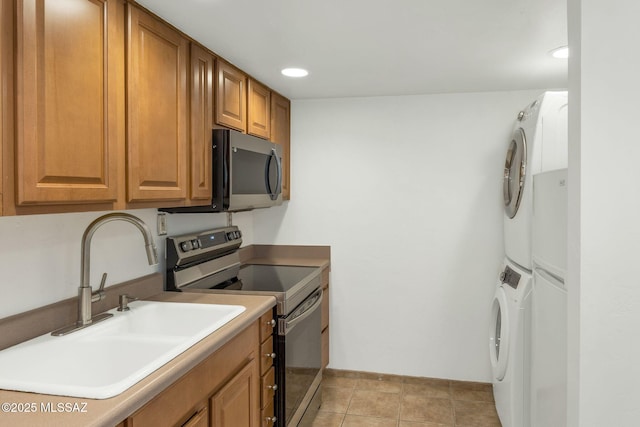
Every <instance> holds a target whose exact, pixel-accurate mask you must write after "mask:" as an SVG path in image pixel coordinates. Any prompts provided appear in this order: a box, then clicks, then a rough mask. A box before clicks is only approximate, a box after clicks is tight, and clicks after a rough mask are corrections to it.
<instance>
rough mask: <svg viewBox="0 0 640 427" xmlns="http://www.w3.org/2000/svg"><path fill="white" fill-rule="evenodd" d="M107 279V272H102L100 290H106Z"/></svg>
mask: <svg viewBox="0 0 640 427" xmlns="http://www.w3.org/2000/svg"><path fill="white" fill-rule="evenodd" d="M106 281H107V273H102V280H100V287H99V288H98V292H102V291H104V284H105V282H106Z"/></svg>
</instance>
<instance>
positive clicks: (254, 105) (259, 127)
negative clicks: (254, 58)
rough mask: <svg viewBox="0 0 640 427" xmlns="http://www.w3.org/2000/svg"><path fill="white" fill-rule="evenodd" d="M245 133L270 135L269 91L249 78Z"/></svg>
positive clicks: (259, 135) (261, 136) (261, 135)
mask: <svg viewBox="0 0 640 427" xmlns="http://www.w3.org/2000/svg"><path fill="white" fill-rule="evenodd" d="M247 104H248V106H247V133H249V134H251V135H255V136H258V137H260V138H264V139H269V138H270V137H271V91H270V90H269V89H267V88H266V87H265V86H263V85H261V84H260V83H258V82H257V81H255V80H253V79H251V78H249V79H248V87H247Z"/></svg>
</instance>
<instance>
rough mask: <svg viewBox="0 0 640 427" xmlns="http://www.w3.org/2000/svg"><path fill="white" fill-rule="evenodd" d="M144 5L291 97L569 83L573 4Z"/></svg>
mask: <svg viewBox="0 0 640 427" xmlns="http://www.w3.org/2000/svg"><path fill="white" fill-rule="evenodd" d="M138 3H139V4H141V5H143V6H144V7H146V8H148V9H149V10H151V11H153V12H154V13H156V14H157V15H159V16H161V17H162V18H163V19H165V20H166V21H168V22H170V23H171V24H173V25H174V26H176V27H177V28H179V29H181V30H182V31H183V32H185V33H186V34H188V35H189V36H191V37H193V38H194V39H196V40H198V41H200V42H201V43H202V44H204V45H205V46H207V47H208V48H209V49H211V50H212V51H214V52H215V53H216V54H218V55H220V56H222V57H223V58H225V59H227V60H228V61H230V62H231V63H233V64H235V65H236V66H237V67H239V68H241V69H242V70H244V71H245V72H247V73H249V74H250V75H252V76H253V77H255V78H256V79H258V80H260V81H261V82H263V83H264V84H266V85H267V86H270V87H271V88H273V89H275V90H276V91H278V92H280V93H282V94H283V95H285V96H287V97H289V98H291V99H303V98H328V97H354V96H378V95H409V94H431V93H451V92H481V91H502V90H521V89H547V88H565V87H566V86H567V60H558V59H555V58H552V57H551V56H550V55H549V51H550V50H552V49H554V48H556V47H559V46H562V45H566V44H567V24H566V22H567V14H566V0H536V1H531V0H320V1H313V2H312V1H309V0H180V1H176V0H138ZM292 66H294V67H303V68H306V69H308V70H309V76H307V77H305V78H300V79H291V78H287V77H284V76H282V75H281V74H280V70H281V69H282V68H285V67H292Z"/></svg>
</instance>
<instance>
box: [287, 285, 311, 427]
mask: <svg viewBox="0 0 640 427" xmlns="http://www.w3.org/2000/svg"><path fill="white" fill-rule="evenodd" d="M321 304H322V289H320V288H319V289H317V290H315V291H314V292H313V293H312V294H311V295H310V296H309V297H307V299H305V300H304V301H303V302H302V303H300V305H299V306H298V307H297V308H296V309H295V310H293V312H291V313H290V314H289V315H287V316H284V317H281V318H280V319H278V347H279V348H278V351H279V362H280V363H281V364H283V365H284V366H283V367H281V368H280V369H279V375H280V384H283V385H284V390H283V395H281V398H280V402H277V406H278V412H279V415H280V417H282V418H280V419H284V420H285V423H284V424H280V426H283V427H285V426H286V427H289V426H297V425H299V424H301V421H302V424H304V420H303V417H304V419H306V418H309V417H313V415H314V414H315V411H317V410H318V407H319V402H320V394H319V393H320V390H319V385H320V381H321V380H322V372H321V368H322V360H321V357H322V353H321V348H320V347H321V336H320V330H321V310H320V305H321ZM277 360H278V359H277ZM305 413H306V414H305Z"/></svg>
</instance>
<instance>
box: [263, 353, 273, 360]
mask: <svg viewBox="0 0 640 427" xmlns="http://www.w3.org/2000/svg"><path fill="white" fill-rule="evenodd" d="M264 357H266V358H267V359H268V358H272V359H275V358H276V354H275V353H266V354H265V355H264Z"/></svg>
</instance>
